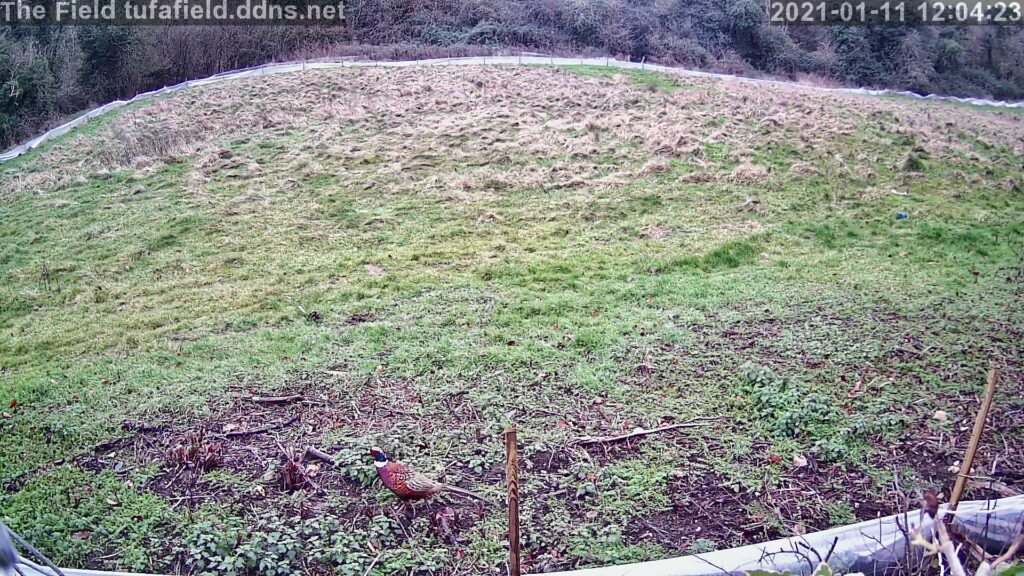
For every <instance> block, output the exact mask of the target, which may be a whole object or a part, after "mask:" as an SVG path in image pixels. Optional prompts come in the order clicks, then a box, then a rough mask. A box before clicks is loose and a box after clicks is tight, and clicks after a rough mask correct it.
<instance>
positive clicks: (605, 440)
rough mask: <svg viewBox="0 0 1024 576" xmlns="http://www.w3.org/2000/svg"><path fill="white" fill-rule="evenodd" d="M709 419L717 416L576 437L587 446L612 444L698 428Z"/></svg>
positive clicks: (579, 442) (577, 442) (577, 440)
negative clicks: (647, 427)
mask: <svg viewBox="0 0 1024 576" xmlns="http://www.w3.org/2000/svg"><path fill="white" fill-rule="evenodd" d="M708 420H716V418H698V419H695V420H691V421H690V422H683V423H680V424H670V425H668V426H660V427H658V428H652V429H650V430H643V429H641V430H635V431H633V432H630V433H628V434H620V435H618V436H596V437H595V436H582V437H580V438H577V439H576V444H579V445H582V446H587V445H590V444H611V443H613V442H622V441H623V440H629V439H630V438H638V437H640V436H647V435H650V434H658V433H660V432H668V431H669V430H678V429H680V428H696V427H698V426H702V425H703V424H704V422H706V421H708Z"/></svg>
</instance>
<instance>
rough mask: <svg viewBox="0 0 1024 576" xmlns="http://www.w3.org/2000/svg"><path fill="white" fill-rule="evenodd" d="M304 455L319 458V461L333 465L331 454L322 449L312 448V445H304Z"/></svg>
mask: <svg viewBox="0 0 1024 576" xmlns="http://www.w3.org/2000/svg"><path fill="white" fill-rule="evenodd" d="M304 456H307V457H308V456H312V457H313V458H316V459H317V460H319V461H321V462H326V463H328V464H330V465H331V466H334V457H333V456H331V455H330V454H328V453H327V452H324V451H322V450H319V449H317V448H314V447H313V446H306V453H305V455H304Z"/></svg>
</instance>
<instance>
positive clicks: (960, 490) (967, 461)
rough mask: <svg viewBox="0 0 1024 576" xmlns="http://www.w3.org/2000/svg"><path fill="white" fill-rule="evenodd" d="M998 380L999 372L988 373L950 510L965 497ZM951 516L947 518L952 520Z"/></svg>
mask: <svg viewBox="0 0 1024 576" xmlns="http://www.w3.org/2000/svg"><path fill="white" fill-rule="evenodd" d="M996 380H999V370H998V369H997V368H993V369H991V370H989V371H988V377H987V378H986V379H985V394H984V396H983V397H982V399H981V407H980V408H979V409H978V416H977V417H976V418H975V419H974V430H973V431H972V432H971V441H970V443H968V444H967V453H966V454H964V461H963V462H961V464H960V473H959V474H957V476H956V485H955V486H954V487H953V495H952V496H951V497H950V499H949V509H950V510H956V507H957V504H959V503H960V498H961V497H962V496H963V495H964V488H965V487H966V486H967V480H968V479H969V477H970V475H971V467H972V466H973V465H974V455H975V454H976V453H977V452H978V444H980V443H981V434H982V432H984V431H985V420H986V419H987V418H988V411H989V408H991V407H992V395H993V394H995V391H996ZM950 517H951V516H947V518H950Z"/></svg>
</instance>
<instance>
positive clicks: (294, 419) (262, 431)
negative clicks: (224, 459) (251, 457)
mask: <svg viewBox="0 0 1024 576" xmlns="http://www.w3.org/2000/svg"><path fill="white" fill-rule="evenodd" d="M298 420H299V417H298V416H292V417H291V418H289V419H287V420H285V421H284V422H278V423H277V424H271V425H269V426H263V427H262V428H254V429H252V430H236V431H234V432H226V433H225V434H224V437H226V438H242V437H245V436H254V435H256V434H265V433H267V432H271V431H273V430H277V429H279V428H284V427H286V426H291V425H292V424H294V423H296V422H297V421H298Z"/></svg>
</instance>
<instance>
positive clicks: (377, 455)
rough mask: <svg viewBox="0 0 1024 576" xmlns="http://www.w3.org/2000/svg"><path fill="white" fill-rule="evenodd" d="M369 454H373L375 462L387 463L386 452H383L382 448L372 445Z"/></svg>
mask: <svg viewBox="0 0 1024 576" xmlns="http://www.w3.org/2000/svg"><path fill="white" fill-rule="evenodd" d="M370 456H373V459H374V460H376V461H377V462H380V463H383V464H387V462H388V456H387V454H385V453H384V451H383V450H381V449H380V448H377V447H376V446H375V447H373V448H370Z"/></svg>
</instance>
